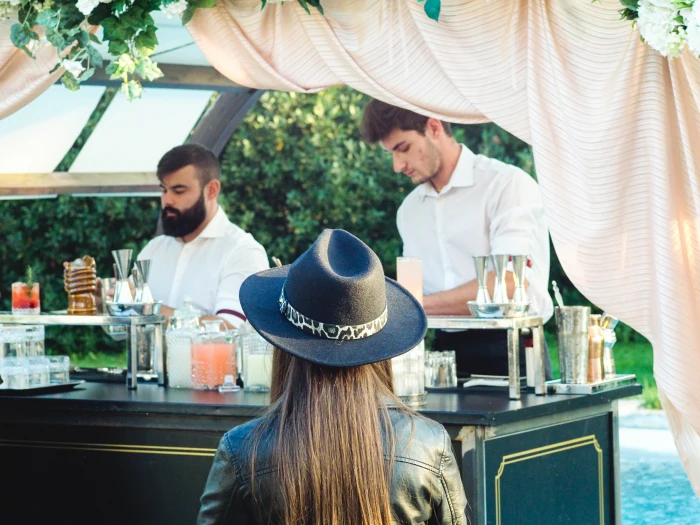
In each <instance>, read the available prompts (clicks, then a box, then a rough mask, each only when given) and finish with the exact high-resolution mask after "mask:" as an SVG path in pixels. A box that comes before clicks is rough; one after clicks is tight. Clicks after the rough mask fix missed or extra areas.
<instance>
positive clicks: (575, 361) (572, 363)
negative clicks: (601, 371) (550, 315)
mask: <svg viewBox="0 0 700 525" xmlns="http://www.w3.org/2000/svg"><path fill="white" fill-rule="evenodd" d="M590 315H591V309H590V307H588V306H556V307H555V308H554V316H555V318H556V323H557V347H558V348H559V371H560V372H561V382H562V383H568V384H585V383H586V382H587V380H588V348H589V344H588V325H589V323H590V319H589V318H590Z"/></svg>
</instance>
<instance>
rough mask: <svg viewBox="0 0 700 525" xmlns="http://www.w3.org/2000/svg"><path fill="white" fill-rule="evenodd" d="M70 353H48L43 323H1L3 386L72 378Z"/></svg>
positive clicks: (38, 384)
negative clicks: (67, 354) (46, 351)
mask: <svg viewBox="0 0 700 525" xmlns="http://www.w3.org/2000/svg"><path fill="white" fill-rule="evenodd" d="M69 369H70V359H69V357H68V356H64V355H61V356H45V355H44V327H43V326H41V325H5V326H0V378H2V384H0V389H27V388H36V387H41V386H47V385H50V384H57V383H66V382H68V381H69Z"/></svg>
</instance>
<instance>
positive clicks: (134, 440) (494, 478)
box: [0, 382, 641, 525]
mask: <svg viewBox="0 0 700 525" xmlns="http://www.w3.org/2000/svg"><path fill="white" fill-rule="evenodd" d="M640 392H641V387H640V386H639V385H628V386H623V387H620V388H616V389H614V390H608V391H604V392H599V393H596V394H591V395H546V396H536V395H535V394H534V393H533V392H532V391H531V390H523V393H522V397H521V399H520V400H511V399H509V396H508V389H506V388H494V387H491V388H488V387H485V388H480V389H477V388H475V387H472V388H470V389H468V390H467V391H458V390H456V389H455V390H451V391H448V392H434V391H433V392H430V393H429V394H428V402H427V405H425V406H423V407H421V409H420V412H421V413H422V414H423V415H425V416H427V417H429V418H431V419H434V420H436V421H439V422H440V423H442V424H443V425H444V426H445V427H446V428H447V430H448V432H449V434H450V436H451V438H452V444H453V447H454V451H455V455H456V457H457V459H458V462H459V463H460V467H461V471H462V479H463V482H464V486H465V491H466V493H467V498H468V500H469V505H470V507H469V509H468V515H469V518H470V522H471V523H473V524H477V525H479V524H484V525H485V524H494V525H507V524H516V523H517V524H518V525H528V524H536V523H537V524H540V523H551V524H553V523H557V524H568V523H571V524H596V525H597V524H601V525H606V524H607V525H615V524H617V525H619V524H620V523H621V516H620V501H619V494H620V490H619V458H618V446H617V440H618V429H617V403H616V401H617V400H619V399H621V398H624V397H629V396H633V395H637V394H639V393H640ZM267 403H268V396H267V394H263V393H254V392H245V391H240V392H234V393H226V394H220V393H218V392H202V391H194V390H176V389H169V388H163V387H158V386H156V385H154V384H145V383H143V384H142V383H140V384H139V385H138V389H137V390H128V389H127V388H126V386H125V385H124V384H123V383H89V382H88V383H84V384H82V385H79V386H78V387H76V388H75V389H74V390H71V391H68V392H63V393H54V394H45V395H35V396H17V395H12V396H0V472H2V477H3V478H4V480H5V483H3V485H4V487H5V488H3V490H2V497H1V498H0V500H1V501H3V514H4V515H5V516H6V517H8V518H9V517H12V518H13V520H11V521H9V522H8V523H28V524H31V523H44V522H48V521H49V520H56V519H57V518H58V519H61V518H63V519H68V520H70V522H71V523H72V524H83V523H85V524H88V523H89V524H93V523H130V524H140V523H143V524H149V525H154V524H160V523H163V524H166V523H167V524H180V523H182V524H186V523H194V521H195V518H196V515H197V511H198V508H199V496H200V495H201V492H202V489H203V487H204V482H205V480H206V477H207V473H208V471H209V467H210V465H211V461H212V457H213V455H214V452H215V449H216V446H217V444H218V441H219V439H220V437H221V436H222V434H223V433H224V432H225V431H226V430H228V429H230V428H232V427H234V426H236V425H239V424H241V423H243V422H245V421H248V420H250V419H252V418H254V417H256V416H257V415H258V414H260V413H261V412H262V411H263V410H264V409H265V406H266V405H267Z"/></svg>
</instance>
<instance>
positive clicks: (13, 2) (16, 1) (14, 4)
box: [9, 0, 22, 7]
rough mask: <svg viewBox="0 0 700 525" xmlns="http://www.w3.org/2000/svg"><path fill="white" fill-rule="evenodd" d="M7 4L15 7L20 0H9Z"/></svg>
mask: <svg viewBox="0 0 700 525" xmlns="http://www.w3.org/2000/svg"><path fill="white" fill-rule="evenodd" d="M9 2H10V5H11V6H12V7H17V6H18V5H19V4H21V3H22V0H9Z"/></svg>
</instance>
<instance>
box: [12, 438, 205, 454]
mask: <svg viewBox="0 0 700 525" xmlns="http://www.w3.org/2000/svg"><path fill="white" fill-rule="evenodd" d="M0 447H20V448H49V449H57V450H93V451H96V452H125V453H131V454H166V455H175V456H199V457H214V455H215V454H216V449H214V448H192V447H163V446H153V445H119V444H110V443H65V442H60V441H20V440H15V439H0Z"/></svg>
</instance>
